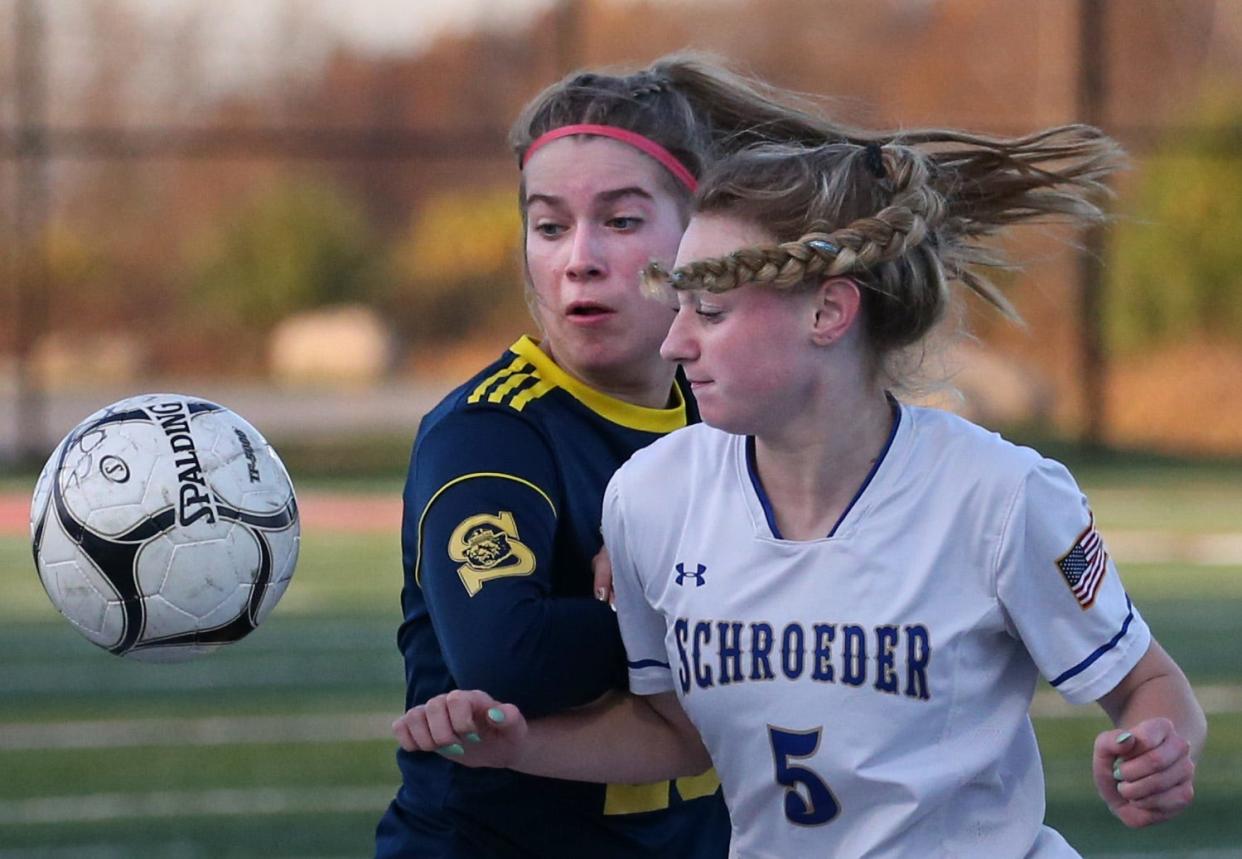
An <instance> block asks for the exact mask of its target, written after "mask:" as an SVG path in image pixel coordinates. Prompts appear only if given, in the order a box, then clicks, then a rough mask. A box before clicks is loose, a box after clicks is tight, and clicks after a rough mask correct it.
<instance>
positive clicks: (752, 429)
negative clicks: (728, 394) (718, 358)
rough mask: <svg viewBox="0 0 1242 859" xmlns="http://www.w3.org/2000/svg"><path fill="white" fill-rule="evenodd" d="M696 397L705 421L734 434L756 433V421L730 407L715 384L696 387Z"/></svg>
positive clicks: (700, 414)
mask: <svg viewBox="0 0 1242 859" xmlns="http://www.w3.org/2000/svg"><path fill="white" fill-rule="evenodd" d="M694 397H695V402H697V403H698V407H699V418H701V419H702V421H703V423H705V424H707V425H708V426H711V427H715V428H716V429H718V430H723V431H724V432H727V433H731V434H733V435H755V433H756V426H755V421H754V420H753V419H752V418H750V417H749V416H748V415H745V414H739V413H738V411H737V410H736V409H734V408H730V404H729V403H728V402H726V401H725V400H724V398H722V397H721V396H720V394H719V392H718V391H716V390H715V385H714V384H710V383H709V384H707V385H702V386H699V387H696V388H695V389H694Z"/></svg>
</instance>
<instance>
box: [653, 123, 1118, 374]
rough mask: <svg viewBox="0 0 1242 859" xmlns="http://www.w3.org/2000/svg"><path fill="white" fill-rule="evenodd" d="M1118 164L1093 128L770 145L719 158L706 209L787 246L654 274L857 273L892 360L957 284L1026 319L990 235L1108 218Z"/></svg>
mask: <svg viewBox="0 0 1242 859" xmlns="http://www.w3.org/2000/svg"><path fill="white" fill-rule="evenodd" d="M878 137H880V138H881V139H882V136H878ZM1121 162H1122V152H1121V150H1120V148H1119V147H1118V145H1117V144H1116V143H1115V142H1114V141H1113V140H1111V139H1110V138H1108V137H1107V136H1105V135H1104V134H1103V133H1101V132H1100V131H1099V130H1097V129H1095V128H1092V127H1090V126H1085V125H1068V126H1061V127H1057V128H1051V129H1047V130H1044V131H1041V132H1038V133H1036V134H1032V135H1029V136H1027V137H1020V138H1012V139H1003V138H992V137H985V136H979V135H971V134H966V133H963V132H956V131H949V130H934V129H932V130H926V131H917V132H909V133H905V134H900V135H893V136H891V137H889V138H888V139H887V140H886V141H885V142H884V143H883V144H882V145H881V144H880V143H878V142H871V143H867V144H863V145H860V144H859V143H857V142H851V143H842V142H837V141H832V142H821V143H820V144H819V145H815V146H806V145H798V144H788V143H766V144H760V145H757V146H752V147H749V148H747V149H744V150H742V151H739V152H736V153H734V154H732V155H731V156H729V157H727V158H725V159H723V160H722V161H720V162H719V163H718V164H717V165H715V167H714V168H713V169H712V170H711V171H709V173H708V174H707V175H706V176H705V178H704V181H703V183H702V185H701V186H700V188H699V192H698V194H697V196H696V200H695V206H696V210H697V211H699V212H704V213H720V214H726V215H729V216H734V217H739V218H742V219H744V220H748V221H750V222H752V223H754V224H756V225H758V226H760V227H763V228H764V229H766V230H767V231H769V232H770V233H772V234H773V235H774V236H775V237H776V238H777V240H778V244H777V245H776V246H774V247H768V248H748V249H742V250H739V251H737V252H735V253H732V254H729V255H728V256H726V257H721V258H717V259H710V260H699V261H696V262H693V263H691V264H689V265H686V266H684V267H683V268H681V269H678V270H677V271H675V272H673V273H672V275H671V278H668V276H666V275H664V274H663V273H662V272H660V271H659V270H658V267H653V268H652V269H649V272H648V275H649V278H650V279H653V280H655V281H660V280H661V279H663V278H668V279H669V280H670V282H671V285H672V286H673V287H674V288H677V289H706V290H708V291H713V292H719V291H723V290H727V289H732V288H735V287H737V286H740V285H743V284H747V283H757V284H768V285H771V286H773V287H776V288H783V289H789V288H796V287H799V286H801V285H803V284H806V283H808V282H811V283H818V282H819V281H820V280H822V279H823V278H824V277H828V276H834V275H847V276H849V277H851V278H853V279H854V280H855V282H857V283H858V284H859V286H860V287H861V288H862V293H863V313H864V324H865V326H866V333H867V335H868V341H869V343H870V346H871V347H872V349H873V350H874V351H875V353H876V355H877V357H879V358H881V359H882V358H884V357H885V356H886V355H888V354H889V353H892V352H894V351H896V350H900V349H902V348H904V347H907V346H911V345H913V344H916V343H918V342H919V341H920V340H921V339H922V338H923V337H924V336H926V335H927V333H928V332H929V331H930V330H931V329H932V327H933V326H934V325H935V324H936V322H937V321H938V320H939V319H940V318H941V317H942V315H943V314H944V312H945V309H946V307H947V304H948V297H949V293H948V284H949V282H951V281H959V282H961V283H963V284H965V285H966V286H967V287H969V288H970V289H971V290H972V291H973V292H975V293H976V294H978V295H979V296H981V297H982V298H984V299H985V300H986V301H988V302H989V303H990V304H992V305H994V306H995V307H997V308H999V309H1000V310H1001V311H1003V312H1005V313H1006V314H1008V315H1010V316H1014V317H1015V318H1016V314H1015V313H1014V311H1013V309H1012V307H1011V305H1010V303H1009V302H1008V301H1007V300H1006V299H1005V297H1004V296H1003V295H1002V294H1001V293H1000V292H999V291H998V290H997V289H995V287H994V286H993V285H992V284H991V283H990V282H989V281H988V280H987V278H986V277H985V276H984V275H983V274H981V273H980V272H979V271H978V269H979V268H987V267H995V266H1004V265H1005V260H1004V259H1003V257H1002V256H1001V255H1000V254H998V253H997V252H996V251H995V250H994V249H992V248H990V247H988V246H987V245H986V244H985V243H983V242H982V240H983V239H985V238H986V237H988V236H990V235H993V234H995V233H997V232H998V231H1000V230H1001V229H1003V228H1004V227H1007V226H1009V225H1010V224H1015V223H1019V222H1023V221H1030V220H1035V219H1040V218H1061V219H1066V220H1070V221H1074V222H1091V221H1097V220H1100V219H1101V218H1102V217H1103V213H1102V211H1101V209H1100V208H1099V207H1098V206H1097V205H1096V203H1095V202H1093V198H1094V197H1096V196H1097V195H1098V194H1099V193H1100V192H1101V191H1103V190H1104V186H1103V184H1102V183H1103V180H1104V179H1105V177H1107V176H1108V175H1109V174H1110V173H1111V172H1112V171H1113V170H1115V169H1116V168H1117V167H1118V166H1119V164H1120V163H1121Z"/></svg>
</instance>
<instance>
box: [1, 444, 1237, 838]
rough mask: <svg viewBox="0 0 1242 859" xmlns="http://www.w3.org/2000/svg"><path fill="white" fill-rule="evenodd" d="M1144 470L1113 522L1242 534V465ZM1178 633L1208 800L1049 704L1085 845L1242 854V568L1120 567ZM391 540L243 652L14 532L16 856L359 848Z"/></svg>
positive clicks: (11, 639) (1052, 732)
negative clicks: (195, 636)
mask: <svg viewBox="0 0 1242 859" xmlns="http://www.w3.org/2000/svg"><path fill="white" fill-rule="evenodd" d="M1236 477H1237V475H1236V473H1234V474H1223V475H1222V474H1219V473H1215V472H1212V471H1206V472H1204V471H1194V472H1187V473H1185V474H1184V475H1182V476H1180V477H1179V476H1178V474H1177V473H1176V472H1175V471H1174V472H1172V473H1171V474H1170V473H1169V472H1162V473H1161V474H1160V475H1156V476H1153V477H1152V479H1151V480H1148V481H1135V480H1132V479H1130V478H1129V477H1128V476H1127V474H1125V473H1123V472H1119V471H1109V470H1108V469H1102V470H1095V471H1092V472H1090V477H1089V481H1088V490H1089V492H1090V494H1091V495H1092V497H1093V499H1095V507H1096V512H1097V519H1098V521H1099V522H1100V524H1101V526H1102V528H1103V529H1104V532H1105V536H1106V538H1107V537H1108V534H1109V530H1110V529H1116V530H1121V529H1131V530H1133V529H1140V530H1141V529H1148V528H1152V527H1159V528H1161V529H1166V530H1172V531H1173V532H1175V533H1176V534H1180V535H1186V534H1197V533H1205V532H1209V533H1219V532H1233V533H1236V534H1242V482H1240V481H1238V480H1237V479H1236ZM1124 572H1125V575H1126V581H1127V585H1128V587H1129V590H1130V592H1131V593H1132V595H1133V596H1134V598H1135V600H1136V602H1137V603H1138V604H1139V605H1140V606H1141V607H1142V609H1143V611H1144V614H1145V615H1146V617H1147V618H1148V620H1149V621H1150V622H1151V624H1152V626H1153V627H1154V629H1155V630H1156V632H1157V634H1158V636H1159V637H1160V639H1161V641H1162V642H1163V643H1164V644H1165V646H1166V647H1167V648H1168V650H1169V651H1170V652H1171V653H1173V655H1174V656H1175V657H1176V658H1177V659H1178V660H1179V661H1180V662H1181V664H1182V665H1183V667H1184V668H1185V669H1186V671H1187V673H1188V674H1189V675H1190V677H1191V679H1192V681H1193V682H1194V683H1196V685H1197V686H1198V687H1200V688H1201V689H1203V690H1204V694H1205V700H1208V695H1209V693H1210V705H1211V709H1212V711H1213V712H1211V713H1210V716H1209V718H1210V722H1211V731H1212V734H1211V739H1210V741H1209V746H1208V750H1207V752H1206V754H1205V755H1204V758H1203V760H1202V761H1201V764H1200V768H1199V778H1198V789H1199V792H1198V799H1197V803H1196V806H1195V807H1194V808H1193V809H1192V811H1191V812H1189V813H1188V814H1187V815H1185V816H1184V817H1183V818H1182V819H1180V820H1178V821H1176V822H1174V823H1172V824H1168V825H1166V826H1163V827H1157V828H1155V829H1153V830H1150V831H1146V832H1137V833H1135V832H1130V831H1127V830H1125V829H1124V828H1123V827H1122V826H1121V825H1120V824H1118V823H1116V822H1115V821H1114V820H1113V819H1112V818H1111V817H1110V816H1109V814H1108V813H1107V811H1106V810H1105V809H1104V806H1103V805H1102V803H1100V802H1099V800H1098V799H1096V797H1095V794H1094V790H1093V788H1092V785H1091V781H1090V771H1089V753H1090V747H1091V742H1092V739H1093V737H1094V735H1095V733H1096V732H1097V731H1098V730H1100V729H1102V728H1103V727H1104V726H1105V722H1104V719H1103V717H1102V716H1101V715H1099V713H1098V711H1096V710H1095V709H1094V708H1091V707H1087V708H1081V709H1078V710H1074V711H1072V712H1071V713H1070V714H1069V715H1057V716H1049V717H1041V718H1039V719H1038V720H1037V727H1038V730H1039V735H1040V740H1041V744H1042V748H1043V751H1044V755H1045V767H1046V771H1047V776H1048V821H1049V823H1050V824H1052V825H1054V826H1056V827H1057V828H1058V829H1060V830H1061V831H1062V832H1063V833H1064V834H1065V835H1066V836H1067V837H1068V838H1069V839H1070V841H1071V842H1072V843H1074V844H1075V845H1076V846H1077V847H1078V848H1079V849H1080V850H1082V851H1083V853H1084V854H1085V855H1086V856H1089V857H1112V859H1120V857H1125V856H1137V855H1148V856H1161V857H1187V859H1189V857H1196V859H1208V857H1210V859H1220V857H1225V856H1242V848H1239V847H1238V845H1242V815H1239V814H1238V813H1237V809H1238V808H1240V807H1242V664H1240V657H1239V652H1240V651H1239V647H1238V640H1239V633H1240V632H1242V565H1233V566H1231V565H1228V564H1221V563H1214V564H1211V565H1195V564H1188V563H1184V562H1178V561H1169V560H1167V559H1166V560H1163V561H1161V562H1160V563H1142V562H1139V561H1134V562H1130V563H1126V564H1124ZM399 579H400V575H399V561H398V549H397V541H396V535H392V536H391V537H388V536H380V537H375V536H358V535H347V534H331V533H313V534H307V535H306V536H305V540H304V544H303V551H302V560H301V563H300V565H299V568H298V572H297V575H296V578H295V581H294V584H293V586H292V587H291V588H290V590H289V592H288V594H287V595H286V597H285V599H284V601H283V602H282V603H281V605H280V606H279V607H278V608H277V610H276V611H275V613H274V614H273V616H272V617H271V619H270V620H269V621H268V622H267V624H266V625H265V626H264V627H263V628H261V629H260V630H259V631H258V632H256V633H255V634H254V635H253V636H251V638H250V639H248V640H247V641H245V642H243V643H241V644H239V645H237V646H235V647H234V648H233V649H232V650H231V651H225V652H222V653H218V654H215V655H213V656H211V657H209V658H206V659H203V660H200V661H196V662H191V663H187V664H182V665H178V666H158V665H143V664H139V663H130V662H127V661H124V660H121V659H117V658H115V657H112V656H109V655H108V654H105V653H104V652H103V651H101V650H98V649H97V648H95V647H93V646H91V645H89V644H88V643H87V642H86V641H85V640H84V639H82V638H80V637H79V636H78V635H77V633H75V632H74V631H73V630H72V629H71V628H70V627H69V625H68V624H67V623H66V622H64V621H63V620H61V619H60V617H59V616H58V615H56V613H55V612H54V610H53V609H52V608H51V606H50V604H49V603H48V601H47V599H46V597H45V596H44V594H43V592H42V590H41V589H40V587H39V585H38V582H37V580H36V578H35V574H34V570H33V566H32V563H31V560H30V555H29V549H28V548H27V544H26V542H25V541H24V540H23V539H20V538H14V537H0V594H3V599H0V654H3V656H2V657H0V774H2V776H0V859H13V857H23V859H26V857H29V859H35V857H38V859H44V857H65V859H68V857H73V859H83V857H85V859H90V857H108V859H128V857H141V859H147V858H148V857H152V858H153V859H159V857H170V859H171V857H176V859H188V857H210V858H211V859H217V857H252V856H262V857H267V859H274V857H300V859H311V857H328V856H333V857H338V856H339V857H347V856H348V857H361V856H366V855H368V854H369V853H370V850H371V836H372V830H373V826H374V823H375V821H376V819H377V818H378V816H379V814H380V813H381V811H382V809H383V808H384V806H385V805H386V803H387V801H388V799H389V798H390V797H391V795H392V792H393V790H394V789H395V786H396V770H395V766H394V764H393V748H394V746H393V743H392V742H391V741H390V740H389V739H387V724H388V721H389V720H390V719H391V718H392V716H394V715H396V713H397V712H398V711H399V708H400V703H401V700H402V687H401V667H400V662H399V659H398V658H397V654H396V651H395V647H394V644H393V640H394V631H395V626H396V622H397V608H396V601H397V590H398V587H399V585H398V583H399Z"/></svg>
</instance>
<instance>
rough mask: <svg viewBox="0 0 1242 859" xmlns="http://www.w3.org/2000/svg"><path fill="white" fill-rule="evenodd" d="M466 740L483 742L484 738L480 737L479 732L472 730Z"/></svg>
mask: <svg viewBox="0 0 1242 859" xmlns="http://www.w3.org/2000/svg"><path fill="white" fill-rule="evenodd" d="M466 742H468V743H481V742H483V738H482V737H480V736H479V735H478V734H476V733H475V732H474V731H471V732H470V733H468V734H466Z"/></svg>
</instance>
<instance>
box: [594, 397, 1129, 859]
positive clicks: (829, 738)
mask: <svg viewBox="0 0 1242 859" xmlns="http://www.w3.org/2000/svg"><path fill="white" fill-rule="evenodd" d="M752 463H753V453H749V452H748V442H747V440H746V439H745V438H743V437H739V436H733V435H729V434H726V433H723V432H721V431H719V430H716V429H713V428H711V427H709V426H706V425H698V426H693V427H689V428H687V429H685V430H679V431H677V432H675V433H673V434H671V435H669V436H667V437H665V438H664V439H661V440H660V441H657V442H656V443H655V444H653V445H651V446H650V447H648V448H646V449H644V450H640V451H639V452H638V453H636V454H635V455H634V457H633V458H632V459H631V460H630V461H629V463H627V464H626V465H625V466H624V467H622V468H621V470H620V471H618V472H617V473H616V475H615V476H614V477H613V480H612V482H611V484H610V485H609V487H608V491H607V494H606V495H605V501H604V536H605V540H606V543H607V546H608V550H609V553H610V555H611V558H612V565H613V576H614V587H615V590H616V597H617V609H618V614H619V617H620V622H621V632H622V635H623V637H624V639H625V646H626V650H627V653H628V658H629V660H630V686H631V689H632V690H633V691H634V692H635V693H637V694H644V695H645V694H654V693H659V692H668V691H674V690H675V691H676V693H677V695H678V697H679V698H680V701H681V704H682V706H683V707H684V709H685V711H686V713H687V714H688V716H689V717H690V719H691V720H692V721H693V722H694V724H695V726H696V727H697V728H698V730H699V733H700V734H701V735H702V737H703V740H704V742H705V744H706V746H707V749H708V750H709V751H710V753H711V756H712V760H713V762H714V764H715V766H716V770H717V771H718V772H719V774H720V777H721V781H722V783H723V785H724V793H725V799H726V801H727V803H728V805H729V810H730V814H731V816H732V819H733V852H734V855H735V856H737V857H742V859H760V857H763V859H766V857H772V859H787V857H791V856H798V857H851V859H862V857H881V856H882V857H919V859H925V857H932V856H935V857H941V856H952V857H987V859H996V857H1008V856H1013V857H1041V859H1045V857H1064V856H1077V855H1078V854H1077V853H1075V852H1074V850H1073V849H1072V848H1071V847H1070V846H1069V845H1068V844H1066V842H1065V841H1064V839H1062V838H1061V837H1060V836H1059V835H1058V834H1057V833H1055V832H1053V831H1052V830H1051V829H1048V828H1047V827H1045V826H1044V825H1043V815H1044V781H1043V772H1042V767H1041V764H1040V759H1039V751H1038V748H1037V746H1036V742H1035V735H1034V732H1033V730H1032V727H1031V723H1030V719H1029V716H1028V712H1027V711H1028V707H1029V704H1030V701H1031V696H1032V694H1033V692H1034V688H1035V682H1036V677H1037V675H1038V674H1041V673H1042V674H1043V675H1044V676H1045V677H1046V678H1048V680H1049V681H1050V682H1051V683H1052V685H1053V686H1055V687H1056V688H1057V689H1058V690H1059V691H1060V692H1061V694H1062V695H1063V696H1065V698H1067V699H1068V700H1070V701H1071V702H1074V703H1082V702H1087V701H1092V700H1095V699H1097V698H1099V697H1101V696H1102V695H1104V694H1105V693H1107V692H1109V691H1111V690H1112V689H1113V688H1114V687H1115V686H1116V685H1117V683H1118V682H1120V680H1121V679H1122V678H1123V677H1124V676H1125V675H1126V673H1127V672H1129V670H1130V669H1131V668H1132V667H1133V666H1134V664H1135V663H1136V662H1137V661H1138V660H1139V658H1140V657H1141V656H1142V655H1143V654H1144V652H1146V650H1147V647H1148V644H1149V643H1150V640H1151V634H1150V632H1149V630H1148V628H1147V625H1146V624H1145V623H1144V621H1143V619H1142V617H1141V616H1140V615H1139V613H1138V611H1137V610H1136V609H1135V608H1133V607H1132V606H1131V604H1130V600H1129V598H1128V597H1127V596H1126V593H1125V591H1124V589H1123V587H1122V584H1121V581H1120V580H1119V578H1118V577H1117V573H1116V570H1115V569H1114V567H1113V564H1112V561H1111V560H1109V558H1108V555H1107V553H1106V552H1105V551H1104V547H1103V544H1102V543H1101V542H1100V540H1099V535H1098V534H1097V533H1096V531H1095V528H1094V525H1093V522H1092V517H1091V514H1090V511H1089V510H1088V508H1087V504H1086V500H1085V499H1084V498H1083V496H1082V493H1081V492H1080V491H1079V489H1078V487H1077V485H1076V484H1075V482H1074V480H1073V478H1072V477H1071V476H1070V475H1069V473H1068V472H1067V471H1066V470H1065V468H1064V467H1062V466H1061V465H1060V464H1058V463H1056V462H1052V461H1051V460H1047V459H1043V458H1042V457H1040V456H1039V455H1038V454H1037V453H1035V452H1034V451H1032V450H1030V449H1028V448H1022V447H1017V446H1015V445H1012V444H1010V443H1008V442H1006V441H1004V440H1003V439H1001V438H1000V437H999V436H997V435H995V434H993V433H990V432H988V431H986V430H983V429H981V428H979V427H977V426H975V425H973V424H971V423H968V422H967V421H964V420H962V419H960V418H958V417H955V416H953V415H950V414H947V413H944V412H939V411H935V410H930V409H921V408H913V407H908V406H905V407H902V408H901V409H900V414H899V419H898V421H897V424H896V429H895V431H894V433H893V436H892V438H891V439H890V441H889V445H888V447H887V449H886V451H885V453H884V455H883V456H882V457H881V459H880V461H879V463H878V465H877V466H876V468H875V469H874V470H873V472H872V474H871V476H870V478H869V480H868V481H867V482H866V483H865V484H864V486H863V488H862V490H861V491H860V493H859V495H858V497H857V498H856V499H855V501H854V503H853V504H852V505H851V507H850V508H849V509H848V510H847V511H846V513H845V514H844V516H843V517H842V519H841V521H840V522H839V523H838V525H837V527H836V528H835V529H834V531H833V534H832V535H831V536H830V537H826V538H824V539H819V540H808V541H789V540H784V539H781V538H780V536H779V533H778V531H777V528H776V525H775V522H774V520H773V519H772V517H771V514H770V508H768V505H767V500H766V497H765V496H764V494H763V490H762V487H761V485H760V484H759V481H758V480H757V478H756V477H755V474H754V468H753V464H752ZM1088 753H1089V750H1088V749H1084V750H1083V755H1084V756H1086V755H1087V754H1088ZM1084 777H1085V776H1084Z"/></svg>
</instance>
